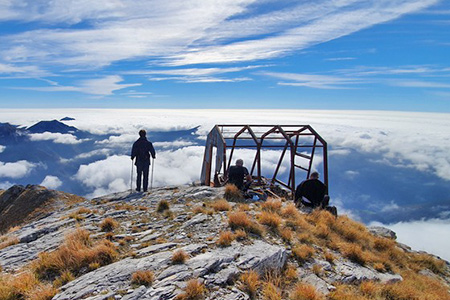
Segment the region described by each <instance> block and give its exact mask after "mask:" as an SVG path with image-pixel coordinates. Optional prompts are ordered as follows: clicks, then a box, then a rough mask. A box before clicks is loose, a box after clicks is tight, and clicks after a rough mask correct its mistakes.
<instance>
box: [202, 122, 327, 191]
mask: <svg viewBox="0 0 450 300" xmlns="http://www.w3.org/2000/svg"><path fill="white" fill-rule="evenodd" d="M244 133H245V136H242V135H243V134H244ZM213 134H215V135H216V136H218V137H216V138H213ZM300 137H311V138H312V139H313V142H312V144H311V142H309V144H301V143H300ZM238 141H248V142H246V144H243V145H238ZM265 141H270V142H272V143H274V142H275V143H276V142H278V143H280V142H281V143H282V144H267V143H266V144H264V142H265ZM227 142H228V143H227ZM251 142H253V143H251ZM208 143H209V145H208ZM219 143H220V149H223V151H222V153H218V152H219V151H217V153H216V156H218V155H222V157H220V160H219V161H221V162H222V163H221V164H223V166H216V170H219V171H216V172H215V173H216V174H215V177H214V178H216V177H217V176H218V175H219V174H218V173H220V171H221V170H222V168H223V174H226V173H227V170H228V168H229V167H230V166H231V163H232V158H233V154H234V150H235V149H245V148H247V149H254V148H256V153H255V157H254V159H253V162H252V164H251V171H250V175H252V176H255V177H256V180H257V182H258V184H262V179H261V178H262V177H261V150H262V149H276V148H282V151H281V154H280V158H279V160H278V163H277V166H276V168H275V170H274V173H273V176H272V178H271V180H270V182H271V184H275V183H278V184H280V185H281V186H284V187H285V188H287V189H289V190H290V191H291V193H292V195H294V193H295V188H296V178H295V174H296V173H295V172H296V170H298V169H299V170H302V171H304V172H306V176H305V179H306V178H308V177H309V175H310V174H311V169H312V166H313V160H314V157H315V154H316V149H317V148H321V149H322V158H323V162H322V165H323V171H322V175H323V176H322V178H323V181H324V183H325V185H326V186H327V187H328V151H327V142H326V141H325V140H324V139H323V138H322V137H321V136H320V135H319V134H318V133H317V132H316V131H315V130H314V129H313V128H312V127H311V126H310V125H236V124H233V125H215V126H214V127H213V129H212V130H211V132H210V133H209V134H208V140H207V145H206V147H205V154H204V159H203V166H202V182H201V183H202V184H203V185H210V184H211V182H210V181H211V171H212V170H211V168H212V161H213V159H214V157H212V156H213V147H217V149H219V147H218V146H219ZM299 143H300V144H299ZM229 144H231V145H230V146H228V145H229ZM299 148H300V149H302V151H303V153H300V152H298V149H299ZM227 150H230V156H229V157H228V160H227ZM288 150H289V151H288ZM308 150H309V151H308ZM287 152H288V153H289V154H288V155H289V156H290V170H289V180H288V182H287V183H285V182H282V181H281V180H279V179H278V178H277V175H278V172H279V170H280V167H281V165H282V163H283V160H284V157H285V155H286V153H287ZM305 152H306V153H305ZM296 157H301V158H304V159H306V160H309V162H308V165H307V166H301V165H298V164H296V163H295V158H296ZM216 159H217V157H216ZM216 161H218V160H216ZM255 169H256V174H255V175H254V173H255ZM215 181H216V180H215ZM215 185H217V182H215Z"/></svg>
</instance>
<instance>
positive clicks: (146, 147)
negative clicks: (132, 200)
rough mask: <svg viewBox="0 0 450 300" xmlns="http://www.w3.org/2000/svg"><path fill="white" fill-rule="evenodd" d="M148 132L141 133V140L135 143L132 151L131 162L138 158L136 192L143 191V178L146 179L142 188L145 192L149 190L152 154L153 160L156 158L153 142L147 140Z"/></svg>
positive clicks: (136, 163)
mask: <svg viewBox="0 0 450 300" xmlns="http://www.w3.org/2000/svg"><path fill="white" fill-rule="evenodd" d="M146 135H147V132H146V131H145V130H144V129H141V130H140V131H139V139H138V140H137V141H136V142H134V144H133V148H132V149H131V160H133V159H134V158H136V162H135V163H134V164H135V165H136V169H137V178H136V191H138V192H140V191H141V178H142V177H144V179H143V182H142V187H143V190H144V192H146V191H147V188H148V171H149V169H150V154H151V155H152V157H153V159H155V158H156V153H155V148H153V145H152V143H151V142H149V141H148V140H147V137H146Z"/></svg>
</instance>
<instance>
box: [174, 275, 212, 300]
mask: <svg viewBox="0 0 450 300" xmlns="http://www.w3.org/2000/svg"><path fill="white" fill-rule="evenodd" d="M205 294H206V288H205V285H204V284H203V283H201V282H200V281H198V280H197V279H191V280H189V281H188V282H187V283H186V287H185V288H184V292H183V293H181V294H179V295H178V296H177V297H175V299H176V300H201V299H204V296H205Z"/></svg>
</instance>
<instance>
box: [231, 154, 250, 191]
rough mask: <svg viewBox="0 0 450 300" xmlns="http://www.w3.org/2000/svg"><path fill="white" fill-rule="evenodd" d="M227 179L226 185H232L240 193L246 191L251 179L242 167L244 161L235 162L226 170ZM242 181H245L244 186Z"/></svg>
mask: <svg viewBox="0 0 450 300" xmlns="http://www.w3.org/2000/svg"><path fill="white" fill-rule="evenodd" d="M227 179H228V183H231V184H234V185H235V186H237V188H238V189H240V190H241V191H245V190H247V189H248V187H249V186H250V184H251V183H252V177H251V176H250V174H249V173H248V170H247V168H246V167H244V161H243V160H242V159H238V160H236V165H235V166H231V167H230V168H229V169H228V172H227ZM244 179H246V181H247V183H246V184H244Z"/></svg>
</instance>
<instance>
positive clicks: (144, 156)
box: [131, 137, 156, 166]
mask: <svg viewBox="0 0 450 300" xmlns="http://www.w3.org/2000/svg"><path fill="white" fill-rule="evenodd" d="M150 154H151V155H152V157H153V159H155V158H156V152H155V148H153V144H152V143H151V142H149V141H148V140H147V138H146V137H140V138H139V139H138V140H137V141H136V142H134V144H133V148H131V159H134V158H135V157H136V162H135V163H134V164H135V165H136V166H137V165H146V164H147V165H149V164H150Z"/></svg>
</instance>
